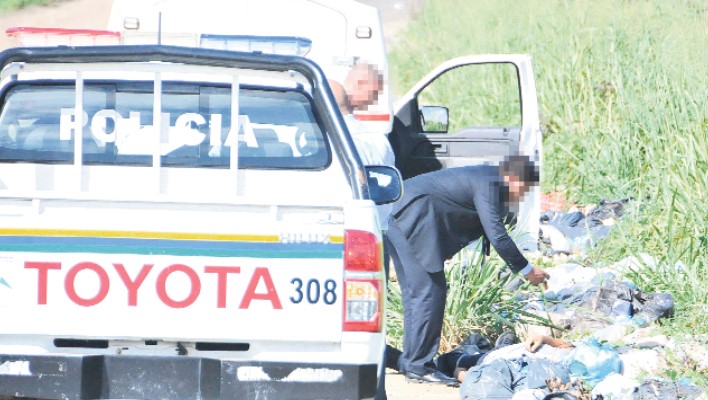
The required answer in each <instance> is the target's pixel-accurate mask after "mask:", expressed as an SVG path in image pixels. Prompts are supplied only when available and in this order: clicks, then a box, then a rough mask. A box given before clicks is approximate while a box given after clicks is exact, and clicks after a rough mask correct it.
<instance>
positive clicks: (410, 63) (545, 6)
mask: <svg viewBox="0 0 708 400" xmlns="http://www.w3.org/2000/svg"><path fill="white" fill-rule="evenodd" d="M707 20H708V5H707V4H706V3H705V2H702V1H697V0H676V1H671V2H666V1H662V0H595V1H571V0H559V1H547V0H527V1H523V2H519V1H515V0H478V1H467V0H435V1H432V0H431V1H428V2H427V4H426V8H425V12H423V13H422V14H421V15H420V16H419V17H418V19H417V20H416V21H414V22H413V23H412V24H411V26H410V27H409V29H408V31H407V32H406V33H405V34H404V35H401V36H400V37H401V39H400V41H399V42H398V43H397V44H396V46H395V47H394V48H393V49H392V54H391V58H390V61H391V71H392V80H393V82H394V85H395V87H397V88H398V89H399V90H398V92H399V93H400V92H403V90H402V89H404V88H408V87H410V86H411V85H412V84H414V83H415V82H416V81H417V80H419V79H420V78H421V77H423V76H424V74H425V73H427V72H428V71H429V70H431V69H432V68H433V67H435V66H436V65H438V64H439V63H441V62H443V61H444V60H446V59H449V58H452V57H456V56H461V55H467V54H485V53H528V54H531V55H532V57H533V59H534V67H535V69H536V71H535V75H536V80H537V90H538V93H539V102H540V104H539V107H540V112H541V120H542V129H543V131H544V143H543V145H544V149H543V154H544V170H543V177H542V179H543V181H542V189H543V190H544V191H546V192H550V191H562V192H565V193H566V195H567V196H568V197H569V199H570V200H572V201H574V202H577V203H581V204H596V203H597V202H598V201H599V200H600V199H603V198H609V199H620V198H630V199H631V204H633V205H634V207H633V209H634V211H633V212H632V213H631V214H630V215H628V216H626V217H625V218H623V219H622V220H621V222H620V223H619V224H618V225H617V226H616V227H615V228H614V229H613V231H612V233H611V235H610V236H609V237H608V238H606V239H604V240H603V241H602V242H601V243H600V245H599V246H598V247H597V248H596V249H595V250H594V251H593V252H592V253H591V254H590V257H589V260H588V262H589V263H592V264H593V265H599V264H604V265H609V264H612V263H614V262H617V261H619V260H620V259H622V258H624V257H626V256H630V255H634V256H637V257H639V255H640V254H642V253H646V254H649V255H651V256H652V257H654V258H656V259H657V260H658V262H657V263H656V265H646V266H645V267H644V268H642V269H641V270H638V271H635V272H634V273H633V274H631V276H630V278H632V279H633V280H634V282H635V283H636V284H637V285H638V286H639V287H640V288H642V289H643V290H645V291H648V292H652V291H662V292H670V293H672V294H673V295H674V297H675V305H676V316H675V317H674V318H673V319H671V320H669V321H667V322H665V324H664V326H663V329H664V330H665V331H666V332H667V333H668V334H670V335H672V334H680V333H686V334H707V333H708V324H706V323H705V321H704V319H703V318H704V315H705V314H706V313H707V312H708V308H707V307H708V306H707V304H708V218H707V217H706V216H707V211H706V210H708V196H707V195H708V193H706V192H707V188H708V168H707V163H708V82H707V81H708V62H707V60H706V56H705V51H704V49H706V48H708V24H706V21H707ZM451 90H452V89H451ZM443 92H444V91H443ZM468 284H469V282H468ZM482 284H484V285H489V284H488V283H486V281H484V282H482ZM498 284H499V285H501V283H500V282H499V283H498ZM487 287H491V286H487ZM458 290H459V289H458V288H455V287H454V284H451V289H450V294H451V295H452V296H450V297H451V298H450V299H449V302H450V304H448V309H449V308H450V307H451V305H452V304H454V303H455V302H458V303H459V301H460V299H457V298H455V293H456V292H455V291H458ZM470 290H474V289H470ZM485 290H486V289H485ZM467 295H468V294H465V296H467ZM505 296H506V297H508V296H509V295H508V294H500V295H499V297H500V299H503V298H505ZM474 301H475V302H476V301H477V300H474ZM392 303H395V300H394V301H392ZM475 304H481V303H475ZM482 307H486V306H482ZM482 307H478V308H482ZM501 311H502V309H496V310H494V309H488V311H487V312H488V313H491V314H494V315H497V316H498V315H501ZM394 313H395V312H394ZM469 318H475V320H472V321H469V320H468V319H469ZM490 318H494V316H493V315H482V316H474V315H458V314H449V319H450V321H449V324H447V325H446V328H445V329H446V333H445V334H446V335H450V332H449V329H450V327H451V326H466V327H467V326H474V325H478V326H487V325H486V323H487V322H488V321H489V320H490ZM511 322H513V321H511ZM395 323H396V321H395V320H394V321H393V322H392V324H393V325H395ZM497 329H498V328H497ZM391 332H392V336H393V337H392V340H396V338H395V335H396V334H397V332H398V331H397V330H396V329H395V327H394V329H392V331H391ZM677 368H679V370H680V371H682V372H685V370H681V368H683V367H681V366H678V367H677ZM703 379H704V381H703V385H704V386H705V385H706V381H705V377H704V378H703Z"/></svg>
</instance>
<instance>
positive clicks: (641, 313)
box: [632, 291, 674, 327]
mask: <svg viewBox="0 0 708 400" xmlns="http://www.w3.org/2000/svg"><path fill="white" fill-rule="evenodd" d="M634 297H635V299H636V300H637V301H636V302H634V303H633V305H634V306H635V313H634V317H632V321H633V322H634V324H635V325H637V326H639V327H645V326H648V325H649V324H651V323H652V322H654V321H657V320H659V319H661V318H667V317H671V316H673V314H674V296H673V295H672V294H671V293H648V294H647V293H643V292H641V291H636V292H635V293H634Z"/></svg>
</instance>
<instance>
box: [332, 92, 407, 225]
mask: <svg viewBox="0 0 708 400" xmlns="http://www.w3.org/2000/svg"><path fill="white" fill-rule="evenodd" d="M329 85H330V87H331V88H332V92H333V93H334V97H335V98H336V99H337V105H338V106H339V109H340V110H341V111H342V115H343V116H344V121H345V122H346V124H347V128H348V129H349V133H350V134H351V136H352V139H353V141H354V145H355V146H356V150H357V152H358V153H359V157H360V158H361V161H362V162H363V163H364V165H387V166H390V167H395V166H396V163H395V156H394V154H393V149H391V144H390V143H389V142H388V138H387V137H386V135H384V134H382V133H378V132H374V131H371V130H370V129H368V127H367V126H366V125H365V124H363V123H361V122H360V121H358V120H357V119H356V118H354V114H352V110H351V106H350V102H349V99H350V98H351V96H348V95H347V92H346V90H345V89H344V86H343V85H342V84H340V83H339V82H337V81H333V80H330V81H329ZM369 98H371V97H369ZM391 207H392V205H391V204H382V205H378V206H376V209H377V211H378V214H379V222H380V223H381V229H382V230H383V231H384V232H385V231H386V230H387V229H388V216H389V214H390V213H391Z"/></svg>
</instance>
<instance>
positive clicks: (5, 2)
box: [0, 0, 56, 13]
mask: <svg viewBox="0 0 708 400" xmlns="http://www.w3.org/2000/svg"><path fill="white" fill-rule="evenodd" d="M53 1H56V0H0V13H6V12H9V11H14V10H18V9H20V8H23V7H27V6H31V5H35V4H38V5H42V4H49V3H51V2H53Z"/></svg>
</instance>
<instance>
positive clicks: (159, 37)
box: [157, 11, 162, 46]
mask: <svg viewBox="0 0 708 400" xmlns="http://www.w3.org/2000/svg"><path fill="white" fill-rule="evenodd" d="M161 44H162V11H160V12H159V13H157V45H158V46H159V45H161Z"/></svg>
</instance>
